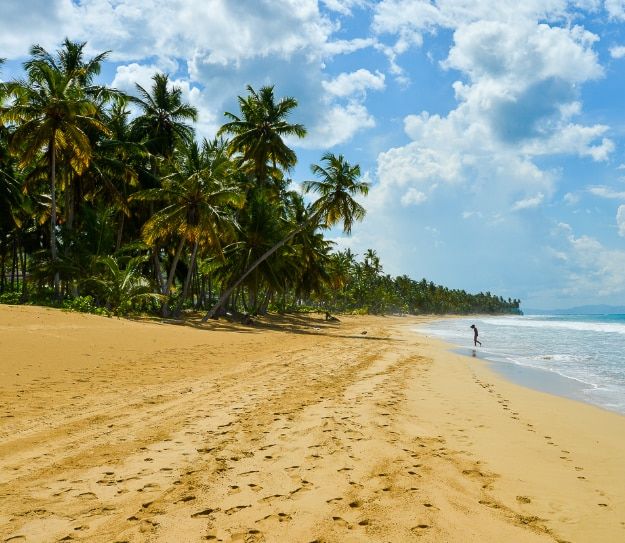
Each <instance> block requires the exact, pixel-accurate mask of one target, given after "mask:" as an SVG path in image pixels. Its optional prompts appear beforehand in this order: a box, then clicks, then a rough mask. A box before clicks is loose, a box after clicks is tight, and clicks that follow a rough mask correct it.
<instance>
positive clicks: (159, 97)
mask: <svg viewBox="0 0 625 543" xmlns="http://www.w3.org/2000/svg"><path fill="white" fill-rule="evenodd" d="M152 80H153V81H154V83H153V84H152V88H151V92H150V91H148V90H146V89H144V88H143V87H142V86H141V85H136V87H137V91H138V92H139V97H132V98H131V100H132V102H134V103H135V104H136V105H137V106H139V109H140V110H141V114H140V115H139V116H138V117H136V118H135V119H134V121H133V123H132V127H131V135H132V136H133V139H134V140H135V141H142V142H143V143H144V145H145V147H146V149H147V150H148V152H149V153H150V154H151V160H150V170H151V172H150V173H151V178H152V181H153V182H154V183H155V184H153V185H152V187H150V188H153V187H154V186H155V185H156V184H158V183H159V182H160V176H161V166H160V164H159V159H160V160H165V161H170V160H171V159H172V157H173V155H174V150H175V149H176V147H177V146H179V145H188V144H190V143H191V142H192V141H193V135H194V132H193V128H192V127H191V126H190V125H188V124H187V122H188V121H196V120H197V109H196V108H194V107H193V106H191V105H189V104H185V103H183V102H182V90H181V89H180V88H179V87H171V88H169V87H170V85H169V76H167V75H166V74H162V73H156V74H154V75H153V76H152ZM148 212H149V216H152V215H153V213H154V210H153V203H151V204H150V208H149V211H148ZM152 260H153V268H154V270H153V271H154V275H155V277H156V279H157V281H158V283H159V285H160V288H161V292H164V291H165V290H166V285H165V283H164V281H163V278H162V275H161V263H160V259H159V249H158V246H157V245H154V246H153V247H152Z"/></svg>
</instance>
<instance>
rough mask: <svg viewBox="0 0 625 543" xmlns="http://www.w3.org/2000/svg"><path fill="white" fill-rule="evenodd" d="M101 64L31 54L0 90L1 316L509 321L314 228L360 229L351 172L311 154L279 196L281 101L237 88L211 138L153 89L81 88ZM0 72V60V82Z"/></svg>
mask: <svg viewBox="0 0 625 543" xmlns="http://www.w3.org/2000/svg"><path fill="white" fill-rule="evenodd" d="M107 55H108V52H103V53H101V54H99V55H96V56H94V57H93V58H86V56H85V43H76V42H72V41H70V40H69V39H66V40H65V41H64V42H63V44H62V45H61V47H60V48H59V49H58V51H56V52H55V53H49V52H48V51H46V50H45V49H44V48H42V47H40V46H38V45H35V46H33V47H32V48H31V51H30V57H29V59H28V60H27V61H26V62H25V63H24V76H23V78H22V79H15V80H12V81H8V82H5V83H2V84H0V302H5V303H35V304H48V305H57V306H60V307H65V308H68V309H75V310H79V311H92V312H96V313H103V314H115V315H121V314H127V313H130V312H148V313H154V314H159V315H163V316H177V315H180V314H181V313H182V312H183V311H185V310H189V309H193V310H196V311H203V314H204V318H205V319H208V318H210V317H217V316H219V315H222V314H224V313H226V312H228V313H231V314H240V313H246V314H253V315H256V314H262V313H265V312H267V311H282V312H286V311H304V310H322V311H328V312H351V313H376V314H383V313H412V314H416V313H470V312H489V313H506V312H518V311H519V304H520V301H519V300H512V299H508V300H504V299H503V298H501V297H498V296H496V295H492V294H490V293H489V292H487V293H479V294H469V293H467V292H465V291H462V290H452V289H448V288H445V287H442V286H439V285H435V284H433V283H432V282H428V281H427V280H425V279H423V280H421V281H415V280H413V279H411V278H409V277H408V276H405V275H404V276H401V277H391V276H390V275H388V274H384V273H383V268H382V265H381V263H380V259H379V258H378V256H377V253H376V252H375V250H374V249H369V250H368V251H367V252H366V253H365V254H364V255H363V257H362V259H361V260H358V259H357V255H355V254H353V253H352V252H351V251H349V250H345V251H337V250H335V248H334V244H333V242H332V241H331V240H330V239H329V238H328V231H330V230H331V229H332V228H336V227H342V229H343V231H344V232H346V233H350V232H351V230H352V227H353V225H354V224H355V223H356V222H358V221H361V220H363V218H364V217H365V213H366V210H365V208H364V207H363V204H362V203H361V202H362V200H363V198H364V197H365V196H366V195H367V192H368V189H369V186H368V184H367V183H366V182H364V181H363V180H362V178H361V172H360V168H359V166H358V165H355V164H351V163H350V162H349V161H348V160H347V159H346V158H345V157H344V156H342V155H336V154H333V153H326V154H324V155H323V156H322V157H321V158H320V160H319V163H318V164H313V165H312V166H311V177H312V178H311V180H307V181H304V182H303V183H302V184H301V186H302V191H300V192H298V191H295V190H293V188H292V186H291V181H290V178H289V174H290V172H291V171H292V169H293V168H294V166H295V165H296V164H297V156H296V153H295V151H294V150H293V149H292V148H291V147H290V146H289V142H291V141H293V140H294V139H297V138H304V137H305V136H306V129H305V127H304V126H303V125H301V124H298V123H294V122H292V120H291V115H292V114H293V112H294V111H295V110H296V108H297V105H298V104H297V100H296V99H295V98H293V97H283V98H277V97H276V95H275V89H274V87H272V86H266V87H262V88H260V89H258V90H256V89H254V88H253V87H251V86H248V87H247V89H246V94H245V95H244V96H239V98H238V106H239V112H237V113H231V112H226V113H225V120H226V122H225V123H224V124H223V126H222V127H221V129H220V130H219V131H218V133H217V135H216V137H215V138H214V139H212V140H210V141H208V140H206V139H204V140H200V139H199V138H198V136H197V134H196V132H195V129H194V125H193V123H194V122H195V121H196V120H197V117H198V112H197V110H196V109H195V108H194V107H193V106H191V105H190V104H187V103H185V101H184V98H183V93H182V90H181V89H180V88H178V87H176V86H175V85H173V84H172V82H171V81H170V79H169V77H168V75H167V74H162V73H155V74H154V76H153V78H152V85H151V87H150V88H144V87H142V86H140V85H137V86H136V92H135V93H134V95H133V96H129V95H126V94H124V93H122V92H120V91H117V90H115V89H111V88H108V87H105V86H101V85H98V84H96V79H97V76H98V74H99V72H100V69H101V66H102V62H103V61H104V60H105V59H106V58H107ZM1 65H2V60H1V59H0V69H1Z"/></svg>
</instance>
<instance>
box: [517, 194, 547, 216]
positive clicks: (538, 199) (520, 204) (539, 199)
mask: <svg viewBox="0 0 625 543" xmlns="http://www.w3.org/2000/svg"><path fill="white" fill-rule="evenodd" d="M544 199H545V195H544V194H543V193H542V192H539V193H538V194H536V195H535V196H532V197H530V198H524V199H522V200H518V201H516V202H514V204H513V206H512V211H521V210H523V209H533V208H536V207H538V206H539V205H540V204H542V203H543V201H544Z"/></svg>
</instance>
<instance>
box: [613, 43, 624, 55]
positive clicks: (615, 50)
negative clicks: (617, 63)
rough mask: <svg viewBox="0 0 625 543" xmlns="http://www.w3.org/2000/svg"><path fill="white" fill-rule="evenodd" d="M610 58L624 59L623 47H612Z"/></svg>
mask: <svg viewBox="0 0 625 543" xmlns="http://www.w3.org/2000/svg"><path fill="white" fill-rule="evenodd" d="M610 56H611V57H612V58H623V57H625V46H624V45H615V46H614V47H610Z"/></svg>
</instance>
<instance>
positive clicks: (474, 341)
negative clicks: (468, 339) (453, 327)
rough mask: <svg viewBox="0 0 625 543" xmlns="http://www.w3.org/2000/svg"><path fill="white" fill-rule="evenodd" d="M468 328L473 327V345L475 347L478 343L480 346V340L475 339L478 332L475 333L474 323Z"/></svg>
mask: <svg viewBox="0 0 625 543" xmlns="http://www.w3.org/2000/svg"><path fill="white" fill-rule="evenodd" d="M470 328H473V346H474V347H477V344H478V343H479V344H480V347H481V346H482V342H481V341H480V340H479V339H477V336H478V333H477V326H475V324H472V325H471V326H470Z"/></svg>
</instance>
